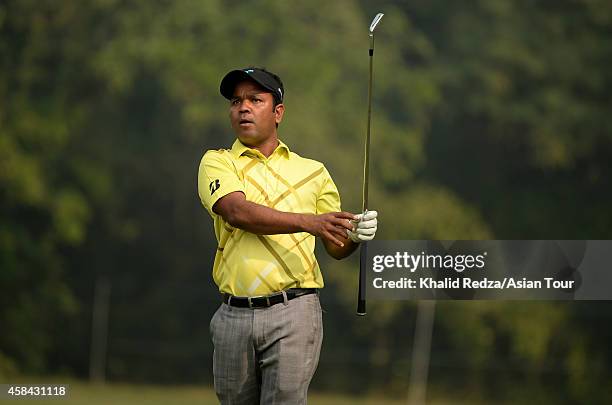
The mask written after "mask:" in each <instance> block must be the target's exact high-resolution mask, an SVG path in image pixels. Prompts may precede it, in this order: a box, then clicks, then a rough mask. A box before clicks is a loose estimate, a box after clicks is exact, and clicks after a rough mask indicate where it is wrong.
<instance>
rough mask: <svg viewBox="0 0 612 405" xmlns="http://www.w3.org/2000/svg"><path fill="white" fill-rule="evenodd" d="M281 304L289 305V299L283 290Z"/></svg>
mask: <svg viewBox="0 0 612 405" xmlns="http://www.w3.org/2000/svg"><path fill="white" fill-rule="evenodd" d="M283 304H285V305H289V299H288V298H287V291H285V290H283Z"/></svg>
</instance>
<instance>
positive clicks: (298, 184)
mask: <svg viewBox="0 0 612 405" xmlns="http://www.w3.org/2000/svg"><path fill="white" fill-rule="evenodd" d="M279 143H280V144H279V146H278V147H277V148H276V149H275V150H274V152H273V153H272V154H271V155H270V157H268V158H266V157H265V156H264V155H263V154H262V153H261V152H259V151H258V150H256V149H250V148H248V147H247V146H245V145H243V144H242V143H241V142H240V140H238V139H236V141H235V142H234V144H233V145H232V148H231V149H229V150H228V149H220V150H209V151H207V152H206V153H205V154H204V157H203V158H202V161H201V162H200V168H199V172H198V193H199V195H200V200H201V201H202V204H203V205H204V207H205V208H206V209H207V210H208V212H209V214H210V215H211V216H212V218H213V222H214V227H215V236H216V237H217V241H218V247H217V253H216V255H215V264H214V266H213V279H214V280H215V283H216V284H217V285H218V286H219V291H221V292H225V293H229V294H232V295H237V296H256V295H267V294H270V293H273V292H276V291H280V290H284V289H287V288H321V287H323V277H322V276H321V271H320V269H319V264H318V263H317V259H316V257H315V255H314V247H315V237H314V236H313V235H311V234H309V233H307V232H300V233H293V234H282V235H256V234H253V233H250V232H247V231H244V230H242V229H239V228H234V227H232V226H231V225H230V224H228V223H227V222H226V221H225V220H224V219H223V218H222V217H221V216H220V215H217V214H215V213H214V212H213V210H212V207H213V205H214V204H215V202H217V200H218V199H220V198H221V197H223V196H225V195H227V194H229V193H231V192H234V191H241V192H243V193H244V194H245V196H246V199H247V200H249V201H252V202H255V203H257V204H261V205H265V206H268V207H270V208H274V209H276V210H279V211H284V212H295V213H303V214H323V213H326V212H336V211H340V195H339V194H338V189H337V188H336V185H335V184H334V182H333V180H332V179H331V176H330V175H329V172H328V171H327V169H325V166H323V164H322V163H320V162H317V161H315V160H311V159H306V158H303V157H301V156H299V155H298V154H297V153H294V152H291V151H290V150H289V148H288V147H287V145H285V144H284V143H283V142H281V141H279Z"/></svg>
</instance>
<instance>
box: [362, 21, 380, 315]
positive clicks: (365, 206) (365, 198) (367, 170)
mask: <svg viewBox="0 0 612 405" xmlns="http://www.w3.org/2000/svg"><path fill="white" fill-rule="evenodd" d="M383 16H384V14H383V13H378V14H376V17H374V19H373V20H372V23H371V24H370V50H369V55H370V78H369V81H368V129H367V132H366V140H365V152H364V153H365V156H364V161H363V205H362V210H361V212H362V213H364V214H365V213H366V211H367V210H368V177H369V174H370V126H371V122H372V70H373V62H374V30H375V29H376V26H377V25H378V23H379V22H380V20H381V19H382V18H383ZM359 249H360V250H359V293H358V297H357V315H361V316H363V315H365V314H366V259H367V256H368V243H367V242H361V246H360V247H359Z"/></svg>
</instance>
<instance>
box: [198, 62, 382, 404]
mask: <svg viewBox="0 0 612 405" xmlns="http://www.w3.org/2000/svg"><path fill="white" fill-rule="evenodd" d="M220 90H221V94H222V95H223V97H225V98H227V99H229V100H230V104H229V117H230V122H231V125H232V128H233V130H234V133H235V134H236V137H237V139H236V141H235V142H234V144H233V145H232V147H231V149H221V150H210V151H207V152H206V153H205V154H204V157H203V158H202V161H201V163H200V168H199V173H198V192H199V195H200V199H201V201H202V204H203V205H204V207H205V208H206V209H207V211H208V212H209V214H210V215H211V216H212V219H213V222H214V228H215V236H216V238H217V241H218V247H217V252H216V255H215V262H214V266H213V278H214V280H215V283H216V284H217V285H218V287H219V291H220V292H221V295H222V300H223V303H222V304H221V306H220V307H219V309H218V310H217V311H216V313H215V314H214V315H213V318H212V320H211V322H210V332H211V336H212V340H213V344H214V349H215V350H214V357H213V374H214V380H215V391H216V393H217V396H218V398H219V400H220V401H221V403H223V404H259V403H261V404H303V403H306V394H307V391H308V385H309V384H310V380H311V379H312V376H313V374H314V372H315V369H316V367H317V364H318V361H319V352H320V349H321V340H322V338H323V326H322V319H321V306H320V304H319V296H318V292H319V289H320V288H322V287H323V277H322V275H321V270H320V269H319V265H318V263H317V259H316V257H315V255H314V248H315V237H319V238H321V241H322V242H323V244H324V246H325V249H326V251H327V253H329V255H331V256H332V257H334V258H336V259H342V258H344V257H347V256H348V255H350V254H351V253H352V252H353V251H354V250H355V249H356V247H357V246H358V244H359V242H361V241H366V240H371V239H373V238H374V235H375V233H376V229H377V220H376V215H377V214H376V211H368V212H367V213H366V214H365V215H363V214H358V215H355V214H352V213H348V212H343V211H340V196H339V194H338V190H337V188H336V186H335V184H334V182H333V180H332V178H331V176H330V174H329V172H328V171H327V170H326V168H325V166H324V165H323V164H322V163H320V162H317V161H315V160H311V159H306V158H303V157H301V156H299V155H298V154H296V153H295V152H292V151H291V150H290V149H289V147H288V146H287V145H286V144H285V143H283V142H282V141H281V140H280V139H279V138H278V132H277V128H278V125H279V124H280V122H281V121H282V119H283V114H284V112H285V106H284V105H283V98H284V96H285V90H284V87H283V83H282V82H281V79H280V78H279V77H278V76H277V75H275V74H273V73H271V72H268V71H266V70H264V69H259V68H246V69H241V70H233V71H231V72H229V73H228V74H227V75H225V77H224V78H223V80H222V81H221V87H220Z"/></svg>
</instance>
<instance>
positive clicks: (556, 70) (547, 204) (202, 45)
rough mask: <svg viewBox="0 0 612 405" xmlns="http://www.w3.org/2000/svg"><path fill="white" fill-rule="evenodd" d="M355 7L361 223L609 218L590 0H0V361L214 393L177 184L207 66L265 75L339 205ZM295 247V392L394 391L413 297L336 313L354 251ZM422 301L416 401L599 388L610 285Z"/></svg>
mask: <svg viewBox="0 0 612 405" xmlns="http://www.w3.org/2000/svg"><path fill="white" fill-rule="evenodd" d="M374 3H375V4H374ZM379 11H381V12H384V13H385V18H384V20H383V21H382V23H381V24H380V26H379V28H378V30H377V34H376V57H375V61H374V63H375V69H374V99H373V126H372V134H373V135H372V136H373V138H372V148H371V164H372V169H371V170H372V172H371V183H370V205H371V208H373V209H376V210H378V211H379V212H380V217H379V220H380V226H379V233H378V236H377V237H378V238H379V239H612V209H611V206H612V187H611V179H612V177H611V174H612V170H611V169H610V160H611V158H612V120H610V118H609V114H610V111H611V109H612V102H611V101H612V100H611V97H610V89H611V88H612V68H611V67H612V3H611V2H609V1H606V0H561V1H556V2H544V1H531V0H517V1H512V2H509V1H503V0H499V1H492V0H474V1H470V2H452V1H445V0H427V1H426V0H412V1H377V2H367V1H357V0H338V1H323V0H313V1H308V2H281V1H241V2H239V3H231V4H230V3H228V2H222V1H220V0H198V1H187V0H185V1H183V0H180V1H149V0H142V1H118V0H92V1H87V2H84V1H77V0H65V1H61V2H58V1H52V0H16V1H6V0H5V1H1V2H0V382H3V381H27V380H29V379H38V380H40V381H57V380H58V379H68V380H69V381H72V383H73V384H75V385H76V386H77V388H78V389H79V390H81V391H83V392H86V393H87V395H88V396H89V397H91V398H99V399H100V401H101V403H104V395H111V394H110V391H108V390H106V391H105V390H103V389H101V388H99V387H100V385H99V384H97V385H96V384H93V385H91V387H92V388H91V390H90V391H88V389H89V388H88V387H90V385H89V383H88V381H93V382H98V383H101V382H106V384H107V386H108V385H111V386H112V384H125V385H121V387H124V388H122V389H124V390H125V391H130V388H129V387H130V386H131V384H133V386H134V387H141V386H143V384H144V385H145V386H147V387H149V386H159V388H156V391H152V392H153V394H151V398H163V397H164V395H166V394H164V392H165V390H177V389H179V388H176V387H183V386H186V387H199V388H202V389H203V390H204V391H197V390H196V391H195V392H196V393H197V394H194V395H193V397H189V396H187V397H185V398H183V399H182V400H181V401H180V402H181V403H189V401H193V402H191V403H214V394H212V396H211V395H210V394H211V392H212V391H211V387H212V343H211V341H210V337H209V330H208V328H209V321H210V318H211V316H212V314H213V312H214V311H215V310H216V308H217V307H218V305H219V296H218V293H217V290H216V287H215V285H214V283H213V281H212V276H211V269H212V263H213V255H214V252H215V248H216V241H215V238H214V233H213V230H212V222H211V219H210V218H209V216H208V214H207V212H206V211H205V209H204V208H203V207H202V206H201V204H200V202H199V199H198V195H197V184H196V180H197V169H198V164H199V162H200V159H201V157H202V155H203V153H204V151H206V150H207V149H210V148H215V149H216V148H224V147H229V146H230V145H231V143H232V142H233V139H234V138H233V134H232V132H231V128H230V125H229V121H228V102H227V101H226V100H225V99H224V98H222V97H221V95H220V94H219V82H220V79H221V78H222V76H223V75H224V74H225V73H226V72H227V71H229V70H231V69H234V68H240V67H246V66H251V65H254V66H264V67H266V68H268V69H269V70H271V71H273V72H275V73H277V74H279V75H280V76H281V78H282V79H283V81H284V84H285V89H286V99H285V106H286V114H285V120H284V121H283V122H282V124H281V126H280V128H279V131H280V132H279V133H280V137H281V139H282V140H283V141H285V142H286V143H287V144H288V145H289V146H290V147H291V149H292V150H294V151H296V152H297V153H299V154H301V155H302V156H306V157H312V158H315V159H317V160H320V161H322V162H324V163H325V165H326V166H327V167H328V169H329V171H330V172H331V174H332V176H333V178H334V180H335V182H336V184H337V186H338V188H339V190H340V192H341V195H342V200H343V209H345V210H349V211H353V212H357V211H359V209H360V205H361V177H362V158H363V153H362V150H363V139H364V135H365V129H366V118H367V77H368V76H367V75H368V56H367V49H368V45H369V44H368V26H369V23H370V21H371V19H372V17H373V16H374V15H375V14H376V13H377V12H379ZM318 253H319V254H318V257H319V259H320V264H321V268H322V270H323V274H324V277H325V280H326V287H325V289H324V291H323V293H322V303H323V307H324V309H325V311H326V312H325V314H324V324H325V339H324V343H323V349H322V353H321V360H320V364H319V368H318V371H317V373H316V375H315V378H314V380H313V382H312V384H311V392H313V393H314V394H313V395H314V397H313V401H311V402H312V403H324V402H325V401H326V399H325V398H328V399H327V400H329V398H331V397H330V396H333V398H336V400H333V401H332V402H331V403H340V402H341V399H340V398H345V399H346V398H348V399H346V400H347V401H348V402H347V403H357V399H355V398H357V397H359V398H361V399H360V400H361V401H363V400H364V398H375V400H374V401H375V402H374V403H384V402H385V401H388V402H398V403H402V402H406V401H408V399H409V398H410V395H412V394H410V391H411V389H413V388H414V387H413V388H411V387H410V385H411V384H410V381H411V373H413V372H411V367H412V366H413V365H414V361H417V360H418V354H419V352H418V351H415V349H414V347H415V346H414V343H415V325H416V323H417V307H418V303H416V302H369V303H368V316H367V317H365V318H358V317H356V316H355V308H356V291H357V290H356V286H357V274H358V267H359V265H358V260H357V255H355V257H352V258H350V259H349V260H346V261H342V262H337V261H333V260H329V259H328V258H327V257H326V255H325V254H324V251H323V250H322V249H321V250H320V251H319V252H318ZM430 309H431V307H430ZM429 313H430V315H431V316H432V317H433V318H431V322H432V324H433V331H432V333H431V334H430V336H431V340H430V342H429V341H428V339H429V338H428V337H427V339H425V341H427V343H430V346H431V351H430V354H431V355H430V357H429V359H428V361H427V359H425V361H424V362H423V359H421V360H419V361H420V363H419V364H425V368H424V370H425V371H426V375H427V376H428V378H427V381H426V383H427V385H426V395H427V398H428V402H433V403H435V402H441V403H443V402H446V403H461V402H465V403H476V402H481V403H500V402H529V403H535V402H539V403H555V404H558V403H589V404H595V403H610V402H611V401H612V388H611V386H612V384H611V382H612V373H611V369H612V348H611V347H610V342H611V341H612V305H611V304H610V303H609V302H510V301H509V302H493V301H487V302H485V301H480V302H438V303H437V305H436V307H435V312H434V311H430V312H429ZM426 329H427V328H426ZM425 335H427V333H426V334H425ZM416 347H418V348H421V349H422V350H421V349H419V350H421V352H420V353H421V354H423V352H424V351H425V352H427V353H429V350H426V349H427V344H425V346H422V345H421V346H419V345H418V344H417V346H416ZM423 347H424V348H425V349H423ZM415 354H416V355H417V356H416V358H415V357H413V356H414V355H415ZM415 359H416V360H415ZM426 363H429V367H428V368H427V367H426V366H427V364H426ZM422 370H423V369H421V372H422ZM412 378H413V381H414V375H412ZM421 381H422V379H421ZM95 387H98V388H95ZM125 387H128V388H125ZM164 387H165V388H164ZM96 389H97V390H98V391H95V390H96ZM134 390H137V389H136V388H135V389H134ZM134 390H132V391H134ZM93 392H99V394H95V395H94V394H93ZM115 392H117V391H115ZM172 392H174V394H173V395H174V397H173V398H178V396H177V395H178V394H176V391H172ZM96 395H98V397H96ZM207 395H208V396H207ZM317 395H318V396H317ZM181 398H182V397H181ZM204 398H208V399H204ZM350 398H353V400H351V399H350ZM421 398H422V397H421ZM88 401H89V403H94V402H95V401H94V400H93V399H91V400H88ZM126 401H127V400H126ZM131 401H133V400H129V401H127V402H126V403H131ZM202 401H203V402H202ZM206 401H209V402H206ZM330 401H331V400H330ZM164 402H165V403H172V402H171V401H169V400H168V401H165V400H164Z"/></svg>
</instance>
